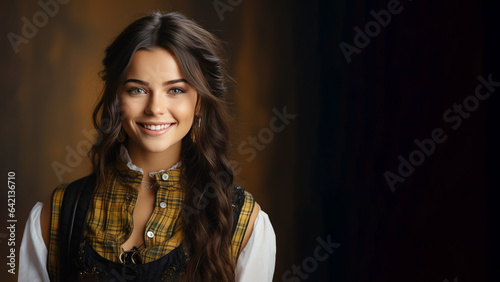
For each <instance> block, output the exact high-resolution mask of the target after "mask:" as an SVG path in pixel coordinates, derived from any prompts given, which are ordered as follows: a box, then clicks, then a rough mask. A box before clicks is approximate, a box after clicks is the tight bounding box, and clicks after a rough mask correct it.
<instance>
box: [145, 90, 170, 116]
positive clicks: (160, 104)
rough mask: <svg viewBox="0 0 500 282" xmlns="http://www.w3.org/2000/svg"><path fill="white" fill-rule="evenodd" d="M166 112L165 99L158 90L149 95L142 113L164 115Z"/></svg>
mask: <svg viewBox="0 0 500 282" xmlns="http://www.w3.org/2000/svg"><path fill="white" fill-rule="evenodd" d="M166 112H167V99H166V97H165V95H162V93H160V92H153V93H152V94H151V95H150V96H149V100H148V104H147V106H146V108H145V109H144V113H145V114H148V115H154V116H156V115H164V114H165V113H166Z"/></svg>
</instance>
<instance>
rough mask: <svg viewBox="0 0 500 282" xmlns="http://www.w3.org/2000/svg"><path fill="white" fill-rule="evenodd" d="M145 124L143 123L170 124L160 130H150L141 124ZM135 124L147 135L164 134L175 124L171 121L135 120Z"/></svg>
mask: <svg viewBox="0 0 500 282" xmlns="http://www.w3.org/2000/svg"><path fill="white" fill-rule="evenodd" d="M143 124H145V125H163V124H170V126H169V127H167V128H164V129H162V130H151V129H147V128H145V127H143V126H142V125H143ZM137 125H138V126H139V128H140V129H141V130H142V132H144V133H145V134H147V135H149V136H160V135H163V134H165V133H166V132H167V131H169V130H170V128H172V126H174V125H175V123H171V122H137Z"/></svg>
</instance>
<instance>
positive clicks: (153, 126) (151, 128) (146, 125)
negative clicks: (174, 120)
mask: <svg viewBox="0 0 500 282" xmlns="http://www.w3.org/2000/svg"><path fill="white" fill-rule="evenodd" d="M142 126H144V127H145V128H147V129H149V130H155V131H156V130H162V129H165V128H167V127H169V126H170V123H167V124H162V125H149V124H143V125H142Z"/></svg>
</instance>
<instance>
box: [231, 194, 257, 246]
mask: <svg viewBox="0 0 500 282" xmlns="http://www.w3.org/2000/svg"><path fill="white" fill-rule="evenodd" d="M259 211H260V207H259V205H258V204H257V202H256V201H255V198H254V197H253V195H252V194H251V193H250V192H248V191H246V190H245V189H244V188H243V187H241V186H239V185H234V190H233V212H234V214H235V222H234V226H233V245H235V247H236V255H237V254H239V253H240V252H241V250H243V248H245V246H246V244H247V242H248V240H249V239H250V236H251V235H252V232H253V227H254V223H255V219H256V218H257V215H258V214H259Z"/></svg>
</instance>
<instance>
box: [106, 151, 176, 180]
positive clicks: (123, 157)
mask: <svg viewBox="0 0 500 282" xmlns="http://www.w3.org/2000/svg"><path fill="white" fill-rule="evenodd" d="M117 159H118V160H117V164H116V169H117V170H118V172H119V174H120V175H121V176H122V178H124V181H125V182H129V183H138V184H140V182H141V180H142V176H143V174H144V170H143V169H142V168H140V167H138V166H136V165H135V164H133V163H132V159H131V158H130V155H129V153H128V150H127V148H126V147H125V146H124V145H123V144H122V145H121V146H120V155H119V157H118V158H117ZM180 165H181V162H180V161H178V162H177V163H176V164H175V165H173V166H172V167H171V168H169V169H167V170H164V169H162V170H160V171H155V172H150V173H149V176H150V177H151V178H154V179H155V180H156V182H157V184H159V186H160V187H165V188H174V189H179V188H180ZM165 175H166V176H165Z"/></svg>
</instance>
